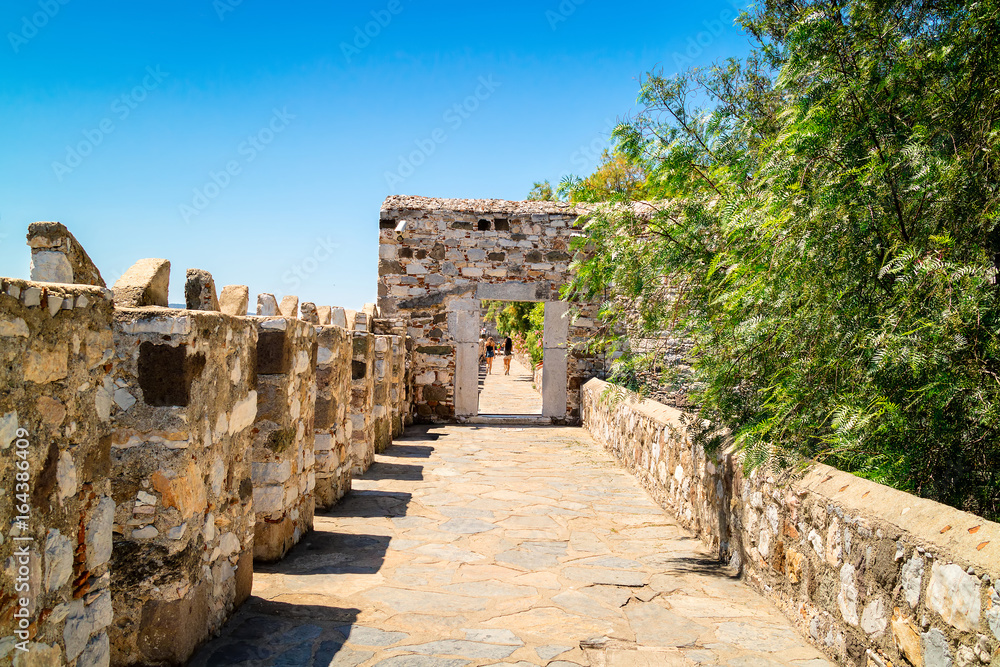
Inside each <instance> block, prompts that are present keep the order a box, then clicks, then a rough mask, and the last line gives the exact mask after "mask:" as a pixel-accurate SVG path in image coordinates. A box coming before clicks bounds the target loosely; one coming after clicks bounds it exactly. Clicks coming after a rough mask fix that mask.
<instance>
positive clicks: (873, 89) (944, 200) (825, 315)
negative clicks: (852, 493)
mask: <svg viewBox="0 0 1000 667" xmlns="http://www.w3.org/2000/svg"><path fill="white" fill-rule="evenodd" d="M739 21H740V23H741V24H742V26H743V28H744V29H745V30H746V32H747V33H748V34H749V35H750V36H751V37H752V38H753V39H754V40H755V48H754V49H753V51H752V53H751V55H750V56H749V57H747V58H746V59H744V60H739V61H737V60H730V61H727V62H725V63H721V64H719V65H718V66H715V67H711V68H707V69H695V70H692V71H689V72H686V73H684V74H681V75H677V76H669V77H668V76H665V75H663V73H662V72H654V73H651V74H649V75H648V76H647V77H646V79H645V80H644V81H643V84H642V88H641V93H640V104H641V107H642V110H641V111H640V112H639V113H638V114H637V115H635V116H634V117H632V118H629V119H627V120H625V121H624V122H622V123H621V124H620V125H619V127H618V128H617V129H616V131H615V135H614V136H615V152H614V154H613V155H612V156H609V158H613V162H614V164H616V165H627V167H628V169H626V170H624V171H619V172H616V173H618V174H619V176H621V175H622V174H624V177H622V178H617V179H608V178H607V175H606V174H605V176H604V177H602V179H601V180H600V182H597V183H595V182H594V179H593V177H591V179H568V180H567V181H564V186H565V187H564V191H565V193H566V196H567V197H568V198H569V199H571V200H573V201H601V202H607V204H606V205H605V206H603V207H601V209H600V211H599V212H597V213H595V214H594V215H592V216H591V218H590V220H589V222H588V225H587V232H588V235H587V237H586V238H584V239H581V240H580V243H579V246H578V249H582V250H585V251H587V252H586V259H584V260H582V261H579V262H577V263H576V266H575V268H576V270H577V274H576V275H577V278H576V281H575V283H574V284H573V285H572V286H571V289H570V290H569V292H568V297H569V298H573V297H574V296H583V297H586V298H591V297H595V296H602V295H604V294H607V299H606V301H605V306H604V308H603V310H602V317H603V318H604V321H605V324H606V327H605V329H604V332H605V335H604V336H603V338H602V340H600V341H596V342H595V344H598V345H601V346H605V347H607V346H614V345H617V344H619V342H620V340H621V333H622V332H623V331H635V330H639V331H641V332H644V333H645V334H646V335H649V336H653V335H662V333H663V332H666V331H673V332H681V333H682V334H683V335H684V336H686V337H687V338H689V339H690V340H691V341H693V343H694V346H695V347H694V362H693V364H694V365H693V369H692V372H693V375H694V384H693V387H694V388H693V390H692V399H693V400H694V402H695V404H697V405H698V406H699V410H700V413H701V414H700V416H701V417H703V418H705V419H708V420H710V422H711V423H712V424H713V425H715V426H716V427H718V428H723V427H724V428H728V429H729V430H730V431H731V432H732V433H733V434H734V436H735V438H736V442H737V443H738V444H739V445H740V446H741V447H742V449H743V451H744V452H745V455H746V456H745V460H746V462H747V465H748V466H758V465H768V466H782V465H785V464H788V463H789V462H792V461H797V460H800V459H801V457H803V456H806V457H814V458H820V459H823V460H826V461H827V462H829V463H831V464H833V465H836V466H838V467H840V468H842V469H845V470H849V471H852V472H855V473H857V474H860V475H862V476H865V477H868V478H871V479H874V480H876V481H879V482H883V483H886V484H890V485H893V486H896V487H898V488H902V489H906V490H910V491H912V492H915V493H918V494H920V495H923V496H927V497H930V498H933V499H936V500H939V501H942V502H946V503H950V504H952V505H955V506H957V507H960V508H963V509H967V510H970V511H973V512H977V513H979V514H982V515H984V516H987V517H991V518H993V519H1000V465H998V461H1000V338H998V335H1000V308H998V306H1000V303H998V298H1000V279H998V269H1000V227H998V216H1000V207H998V196H1000V179H998V175H1000V174H998V168H1000V162H998V149H1000V94H998V93H997V91H998V90H1000V5H998V3H997V2H975V3H973V2H957V1H951V0H944V1H935V2H930V1H919V0H911V1H890V2H886V1H874V0H858V1H853V2H829V1H818V0H804V1H803V0H800V1H797V2H791V1H788V0H766V1H765V2H763V3H761V4H760V5H758V6H757V7H756V8H754V9H753V10H751V11H750V12H749V13H745V14H743V15H742V16H741V17H740V19H739ZM602 168H603V169H605V172H607V171H608V170H609V167H608V164H607V163H606V164H604V165H602ZM598 171H600V170H598ZM588 182H589V184H588ZM640 198H641V199H646V200H650V201H653V202H656V203H655V204H654V205H653V206H652V207H646V208H641V207H637V206H635V205H633V203H634V200H636V199H640ZM661 361H662V359H649V358H642V357H641V356H637V355H634V354H633V355H629V354H626V355H625V356H624V357H623V358H622V359H621V360H620V362H619V364H618V370H619V372H620V373H621V374H622V375H628V374H629V373H630V372H631V371H634V369H635V368H636V367H637V366H639V365H643V364H645V365H647V366H648V365H650V364H658V363H660V362H661ZM633 377H634V375H633Z"/></svg>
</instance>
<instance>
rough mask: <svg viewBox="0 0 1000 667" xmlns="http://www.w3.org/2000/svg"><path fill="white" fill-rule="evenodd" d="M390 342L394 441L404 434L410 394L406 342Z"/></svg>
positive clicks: (395, 338)
mask: <svg viewBox="0 0 1000 667" xmlns="http://www.w3.org/2000/svg"><path fill="white" fill-rule="evenodd" d="M389 340H390V341H391V343H392V357H391V363H392V370H391V377H390V378H389V409H390V418H391V419H392V428H391V436H390V439H392V438H398V437H399V436H401V435H402V434H403V428H405V426H406V413H407V406H408V403H409V394H410V392H409V386H408V384H409V383H408V382H407V372H406V340H405V339H404V338H403V337H402V336H389Z"/></svg>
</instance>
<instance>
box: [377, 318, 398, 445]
mask: <svg viewBox="0 0 1000 667" xmlns="http://www.w3.org/2000/svg"><path fill="white" fill-rule="evenodd" d="M393 338H398V336H375V366H374V373H375V377H374V379H373V386H372V392H373V394H372V436H373V438H374V439H375V453H376V454H381V453H382V452H384V451H385V448H386V447H388V446H389V444H390V443H391V442H392V399H391V389H392V381H393V373H392V345H393V340H392V339H393Z"/></svg>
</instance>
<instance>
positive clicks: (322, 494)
mask: <svg viewBox="0 0 1000 667" xmlns="http://www.w3.org/2000/svg"><path fill="white" fill-rule="evenodd" d="M316 337H317V345H318V348H317V354H316V424H315V426H316V443H315V450H316V491H315V497H316V508H317V509H322V510H326V509H329V508H331V507H333V505H334V504H335V503H336V502H337V501H338V500H340V499H341V498H343V497H344V494H346V493H347V492H348V491H350V490H351V457H350V455H349V454H348V446H349V444H350V442H351V432H352V422H351V418H350V415H349V414H348V408H349V407H350V403H351V362H352V360H353V342H354V337H353V336H352V334H351V333H350V332H348V331H347V329H344V328H342V327H339V326H318V327H316Z"/></svg>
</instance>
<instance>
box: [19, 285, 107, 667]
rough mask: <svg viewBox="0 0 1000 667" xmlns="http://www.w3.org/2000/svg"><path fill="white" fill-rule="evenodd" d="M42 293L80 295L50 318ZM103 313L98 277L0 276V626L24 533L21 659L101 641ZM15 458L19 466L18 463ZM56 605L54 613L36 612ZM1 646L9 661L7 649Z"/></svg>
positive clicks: (50, 660) (64, 657)
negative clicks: (25, 510) (26, 508)
mask: <svg viewBox="0 0 1000 667" xmlns="http://www.w3.org/2000/svg"><path fill="white" fill-rule="evenodd" d="M15 295H16V296H15ZM31 295H35V297H37V298H31ZM43 297H44V298H43ZM48 297H52V298H54V299H57V300H59V301H60V302H64V301H65V300H67V299H72V300H73V302H74V303H75V302H76V301H78V300H79V299H80V297H85V299H86V305H84V306H82V307H80V308H74V309H73V310H71V311H63V312H60V313H59V317H58V318H52V317H51V316H50V315H49V312H48V309H47V308H44V307H43V306H42V305H41V304H42V303H43V302H45V301H47V300H48ZM22 299H23V301H22ZM112 318H113V306H112V303H111V299H110V294H109V293H107V290H106V289H104V288H101V287H96V286H85V285H67V284H58V285H57V284H51V283H50V284H44V283H34V282H28V281H22V280H11V279H3V280H0V360H2V363H0V387H2V388H3V389H2V390H0V488H3V489H6V490H7V491H8V496H7V497H6V498H5V499H4V500H3V501H2V502H0V525H2V526H4V528H3V539H2V541H0V563H6V564H7V568H8V569H7V570H6V571H5V573H4V574H3V575H0V588H2V592H3V594H5V595H8V597H7V603H6V606H5V610H6V614H7V616H6V617H5V620H4V621H3V622H0V626H3V628H4V631H3V632H2V633H0V634H2V635H4V636H5V637H7V638H8V641H9V640H10V638H11V637H12V633H13V629H14V626H13V625H12V624H11V623H10V620H11V616H10V615H11V614H13V613H14V612H15V611H16V610H17V609H18V605H17V604H16V602H15V598H16V597H18V596H16V595H15V591H14V578H13V575H14V574H15V569H16V562H17V561H16V559H15V552H16V551H17V550H18V549H19V548H20V547H22V546H25V545H26V546H27V547H28V551H29V558H30V562H31V571H30V573H29V575H28V577H27V579H28V583H29V585H30V595H29V596H28V597H30V605H29V608H28V612H29V614H30V616H29V619H28V620H29V621H30V622H31V626H32V627H31V632H32V642H33V643H32V644H31V646H30V652H29V654H27V655H26V657H27V658H28V660H27V661H25V662H24V664H29V663H30V664H46V665H63V664H70V663H71V661H72V660H73V659H75V658H76V657H77V656H78V655H80V654H81V653H85V652H86V651H87V650H88V649H87V647H88V646H89V645H90V643H91V642H98V643H99V642H100V637H101V636H102V635H103V633H104V630H105V628H106V627H107V625H108V624H110V623H111V620H112V619H111V605H110V594H109V593H108V586H109V582H110V577H109V567H108V556H109V554H110V548H111V543H112V529H113V525H112V521H111V517H109V513H110V514H112V515H113V512H114V506H115V505H114V500H113V499H112V490H111V482H110V480H109V476H108V468H109V447H110V434H111V423H110V415H109V412H108V411H109V410H110V405H109V404H110V401H111V399H110V392H109V388H110V387H112V386H113V375H112V370H111V369H112V363H111V361H112V359H113V358H114V346H113V340H112V336H111V322H112ZM74 341H76V344H75V345H74V343H73V342H74ZM29 376H30V377H33V378H34V379H33V380H29V379H28V377H29ZM105 408H107V409H105ZM21 461H23V462H24V463H25V464H26V465H27V469H26V470H19V469H18V467H17V466H18V463H19V462H21ZM25 473H26V474H27V477H28V478H27V479H24V478H23V475H24V474H25ZM18 475H22V477H21V478H18V477H17V476H18ZM18 484H26V485H27V487H28V489H30V492H31V496H30V498H29V499H28V501H27V503H28V504H29V505H30V509H31V511H30V515H31V520H30V521H29V522H28V527H27V528H26V529H24V528H18V527H17V526H16V525H15V517H16V515H18V514H21V512H19V511H17V509H18V505H19V504H20V501H19V500H18V499H17V498H16V496H15V495H14V494H15V491H16V490H17V485H18ZM16 538H29V539H30V540H31V541H30V542H26V541H19V540H17V539H16ZM8 575H10V576H8ZM81 581H82V582H83V583H84V584H86V585H87V586H88V587H89V590H88V591H87V592H88V595H87V600H89V601H90V604H88V603H87V602H86V601H85V600H83V599H78V598H79V597H80V596H79V595H78V594H77V593H78V592H79V591H80V590H81V589H80V582H81ZM56 609H58V610H61V612H62V613H59V614H54V613H45V614H43V613H42V611H43V610H56ZM8 647H9V649H10V651H14V650H15V649H14V648H13V645H12V644H8ZM6 655H7V657H8V662H5V663H4V664H9V661H10V660H13V655H14V654H13V653H6ZM0 660H2V657H0ZM32 661H37V662H32ZM20 662H21V660H20V659H19V660H17V661H16V662H15V663H14V664H19V663H20Z"/></svg>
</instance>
